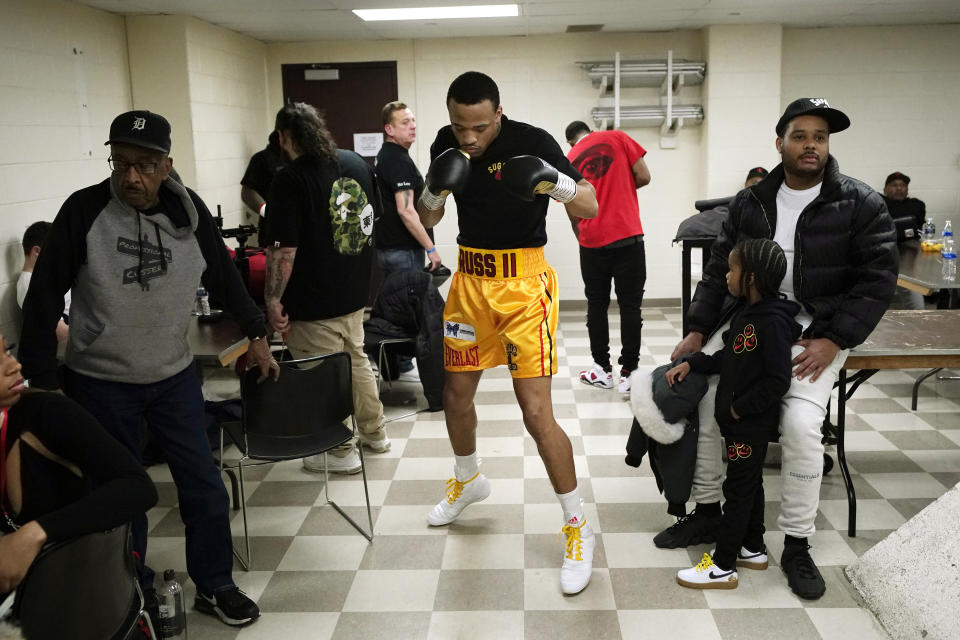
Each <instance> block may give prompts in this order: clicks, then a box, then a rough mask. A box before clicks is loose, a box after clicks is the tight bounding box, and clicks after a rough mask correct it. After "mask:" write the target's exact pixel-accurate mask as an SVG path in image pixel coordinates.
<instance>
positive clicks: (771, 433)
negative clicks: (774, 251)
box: [684, 299, 800, 440]
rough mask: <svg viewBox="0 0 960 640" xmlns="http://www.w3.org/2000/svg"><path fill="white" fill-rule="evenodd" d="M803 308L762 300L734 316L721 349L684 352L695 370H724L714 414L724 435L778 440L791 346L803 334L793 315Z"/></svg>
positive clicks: (796, 305) (788, 377)
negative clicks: (710, 352)
mask: <svg viewBox="0 0 960 640" xmlns="http://www.w3.org/2000/svg"><path fill="white" fill-rule="evenodd" d="M799 311H800V305H798V304H797V303H796V302H792V301H790V300H778V299H765V300H761V301H760V302H758V303H756V304H754V305H751V306H749V307H745V308H744V309H743V310H742V311H740V312H739V313H738V314H737V315H736V316H734V318H733V320H732V321H731V322H730V328H729V329H728V330H727V331H726V332H725V333H724V335H723V343H724V345H725V346H724V347H723V349H721V350H720V351H718V352H716V353H714V354H713V355H709V356H708V355H706V354H704V353H702V352H698V353H694V354H692V355H689V356H685V357H684V359H685V360H686V361H687V362H689V363H690V370H691V371H694V372H697V373H705V374H711V373H719V374H720V382H719V384H718V385H717V397H716V404H715V409H714V416H715V417H716V418H717V424H718V425H720V433H722V434H723V437H724V438H738V437H743V438H745V439H751V438H758V437H759V438H767V439H769V440H776V439H777V433H778V427H779V425H780V399H781V398H783V394H785V393H786V392H787V389H788V388H789V387H790V376H791V373H792V367H791V365H790V360H791V358H790V347H791V346H792V345H793V343H794V342H796V341H797V339H798V338H799V337H800V325H799V324H797V322H796V320H794V319H793V318H794V316H796V315H797V313H799ZM731 407H733V409H734V411H736V412H737V415H739V416H740V419H739V420H734V418H733V417H732V416H731V415H730V408H731Z"/></svg>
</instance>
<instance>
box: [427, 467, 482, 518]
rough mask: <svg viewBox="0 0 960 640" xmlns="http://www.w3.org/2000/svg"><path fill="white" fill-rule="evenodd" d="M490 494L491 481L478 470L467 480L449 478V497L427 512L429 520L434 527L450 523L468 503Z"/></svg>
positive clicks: (478, 500)
mask: <svg viewBox="0 0 960 640" xmlns="http://www.w3.org/2000/svg"><path fill="white" fill-rule="evenodd" d="M489 495H490V481H489V480H487V477H486V476H485V475H483V474H482V473H480V472H479V471H477V472H476V473H475V474H473V477H472V478H470V479H469V480H467V481H466V482H460V481H459V480H457V479H456V478H450V479H449V480H447V497H446V498H444V499H443V500H441V501H440V502H439V503H437V506H435V507H434V508H433V509H431V510H430V513H428V514H427V522H428V523H430V524H431V525H433V526H434V527H441V526H443V525H445V524H450V523H451V522H453V521H454V520H456V519H457V516H459V515H460V512H461V511H463V510H464V509H465V508H466V507H467V505H471V504H473V503H474V502H480V501H481V500H483V499H484V498H486V497H487V496H489Z"/></svg>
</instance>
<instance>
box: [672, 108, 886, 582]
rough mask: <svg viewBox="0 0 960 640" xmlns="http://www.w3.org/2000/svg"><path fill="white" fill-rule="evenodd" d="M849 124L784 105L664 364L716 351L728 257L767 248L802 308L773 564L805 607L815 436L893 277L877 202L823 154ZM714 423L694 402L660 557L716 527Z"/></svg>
mask: <svg viewBox="0 0 960 640" xmlns="http://www.w3.org/2000/svg"><path fill="white" fill-rule="evenodd" d="M848 126H850V120H849V119H848V118H847V116H846V115H844V114H843V113H842V112H840V111H838V110H836V109H832V108H830V106H829V105H828V104H827V101H826V100H824V99H822V98H801V99H799V100H796V101H794V102H792V103H791V104H790V105H789V106H788V107H787V109H786V111H785V112H784V114H783V116H782V117H781V118H780V121H779V122H778V123H777V127H776V132H777V139H776V146H777V151H779V153H780V156H781V159H782V163H781V164H780V165H778V166H777V167H776V168H775V169H774V170H773V171H771V172H770V175H769V176H767V177H766V178H765V179H764V180H763V181H762V182H760V183H759V184H756V185H754V186H752V187H750V188H748V189H744V190H743V191H741V192H740V193H738V194H737V196H736V197H735V198H734V200H733V202H732V203H731V205H730V216H729V219H728V220H727V222H726V223H725V224H724V226H723V231H722V233H721V234H720V237H719V238H717V241H716V242H715V243H714V244H713V251H712V256H711V258H710V261H709V263H708V264H707V265H706V267H705V268H704V275H703V280H702V281H701V282H700V284H699V285H698V286H697V291H696V294H695V295H694V297H693V301H692V302H691V304H690V310H689V312H688V314H687V320H688V322H689V326H690V329H691V330H690V332H689V333H688V334H687V336H686V337H685V338H684V339H683V340H682V341H681V342H680V344H678V345H677V348H676V349H675V350H674V352H673V354H672V356H671V358H674V359H676V358H678V357H679V356H681V355H683V354H686V353H693V352H695V351H704V352H705V353H712V352H714V351H716V350H717V349H719V348H720V347H722V341H721V332H720V331H716V330H717V329H722V328H725V327H721V326H718V325H721V324H722V321H723V319H722V318H721V308H722V307H723V306H724V304H723V303H724V298H725V297H726V289H727V287H726V283H725V274H726V271H727V255H728V254H729V253H730V249H731V248H732V247H733V246H734V245H735V244H736V243H737V242H738V241H739V240H743V239H745V238H772V239H773V240H775V241H776V242H777V243H778V244H779V245H780V246H781V247H782V248H783V250H784V253H785V254H786V257H787V261H788V264H787V276H786V277H785V278H784V279H783V282H782V283H781V285H780V291H781V292H782V293H784V294H786V296H787V297H788V298H789V299H791V300H795V301H797V302H799V303H800V304H801V310H800V313H799V314H797V317H796V320H797V322H799V323H800V325H801V326H802V327H803V329H804V331H803V336H802V339H801V340H800V341H799V342H797V344H796V345H794V347H793V351H792V356H793V361H792V362H793V365H794V370H793V375H794V377H793V379H792V381H791V384H790V389H789V390H788V391H787V394H786V395H785V396H784V398H783V402H782V404H781V414H780V443H781V445H782V449H783V464H782V467H781V478H782V480H781V490H782V493H783V496H782V502H781V513H780V517H779V519H778V521H777V524H778V526H779V528H780V529H781V530H782V531H783V532H784V534H785V542H784V552H783V557H782V559H781V563H780V564H781V567H782V568H783V570H784V571H785V572H786V573H787V578H788V581H789V583H790V587H791V588H792V589H793V591H794V592H795V593H796V594H797V595H799V596H800V597H803V598H807V599H817V598H819V597H820V596H822V595H823V593H824V591H825V590H826V586H825V585H824V582H823V577H822V576H821V575H820V572H819V571H818V570H817V567H816V565H815V564H814V562H813V560H812V559H811V558H810V554H809V552H808V549H809V545H808V544H807V538H809V537H810V536H811V535H813V532H814V524H813V523H814V518H815V517H816V514H817V507H818V505H819V497H820V480H821V475H822V472H823V444H822V443H821V440H820V439H821V434H820V427H821V425H822V423H823V418H824V416H825V415H826V407H827V402H828V401H829V399H830V390H831V389H832V388H833V383H834V382H835V381H836V379H837V377H838V375H839V372H840V368H841V367H842V366H843V362H844V361H845V360H846V357H847V353H848V351H849V349H851V348H853V347H855V346H857V345H858V344H860V343H861V342H863V341H864V339H866V337H867V336H868V335H869V334H870V332H871V331H873V328H874V327H875V326H876V324H877V322H879V320H880V318H881V316H883V313H884V311H885V310H886V308H887V305H888V304H889V302H890V299H891V297H892V296H893V291H894V288H895V287H896V282H897V271H898V268H899V263H898V257H897V245H896V232H895V229H894V225H893V221H892V219H891V218H890V215H889V213H888V212H887V208H886V206H885V205H884V203H883V199H882V198H881V197H880V195H879V194H877V193H876V192H875V191H873V190H872V189H871V188H870V187H869V186H867V185H866V184H864V183H862V182H860V181H858V180H855V179H853V178H850V177H847V176H845V175H842V174H841V173H840V170H839V165H838V164H837V161H836V159H835V158H833V156H831V155H830V143H829V138H830V134H831V133H837V132H839V131H843V130H844V129H846V128H847V127H848ZM714 331H716V332H715V333H714V336H713V338H711V339H710V340H709V341H707V344H706V345H704V342H705V340H706V337H707V336H709V335H710V334H711V332H714ZM715 384H716V381H715V380H714V381H713V382H712V385H715ZM712 395H713V394H712V392H711V391H708V392H707V396H708V397H712ZM707 405H710V406H707ZM712 414H713V406H712V403H709V402H702V403H701V405H700V439H699V443H698V453H697V467H696V470H695V472H694V481H693V482H694V484H693V490H692V495H693V499H694V500H696V502H697V509H696V511H694V513H693V514H692V515H691V516H688V517H686V518H685V519H682V520H681V521H679V522H678V523H677V524H676V525H674V526H673V527H670V528H669V529H667V530H665V531H663V532H661V533H660V534H658V535H657V536H656V538H654V542H655V543H656V544H657V546H659V547H669V548H674V547H682V546H687V545H689V544H695V543H696V542H697V541H709V540H711V539H712V537H711V536H712V535H713V534H712V531H713V530H714V529H715V528H716V524H717V523H718V522H719V516H720V505H719V501H720V493H721V483H722V480H723V464H722V458H721V455H722V449H721V445H720V433H719V431H718V430H717V429H716V420H714V419H712V418H713V416H712Z"/></svg>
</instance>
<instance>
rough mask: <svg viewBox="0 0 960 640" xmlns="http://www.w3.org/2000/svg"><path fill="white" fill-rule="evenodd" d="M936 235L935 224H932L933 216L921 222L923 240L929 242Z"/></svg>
mask: <svg viewBox="0 0 960 640" xmlns="http://www.w3.org/2000/svg"><path fill="white" fill-rule="evenodd" d="M936 235H937V226H936V225H935V224H933V218H927V221H926V222H925V223H923V241H924V242H926V243H931V242H933V240H934V236H936Z"/></svg>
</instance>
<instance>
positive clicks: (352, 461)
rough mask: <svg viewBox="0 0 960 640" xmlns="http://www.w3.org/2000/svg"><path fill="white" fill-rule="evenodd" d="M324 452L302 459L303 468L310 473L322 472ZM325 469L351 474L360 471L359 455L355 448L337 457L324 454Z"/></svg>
mask: <svg viewBox="0 0 960 640" xmlns="http://www.w3.org/2000/svg"><path fill="white" fill-rule="evenodd" d="M323 458H324V454H322V453H318V454H317V455H315V456H310V457H309V458H304V459H303V468H304V469H306V470H307V471H309V472H311V473H323V471H324V460H323ZM326 458H327V460H326V470H327V471H328V472H330V473H343V474H347V475H349V474H352V473H360V456H359V455H358V454H357V450H356V449H351V451H350V453H348V454H347V455H345V456H344V457H342V458H338V457H337V456H335V455H333V454H332V453H327V454H326Z"/></svg>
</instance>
